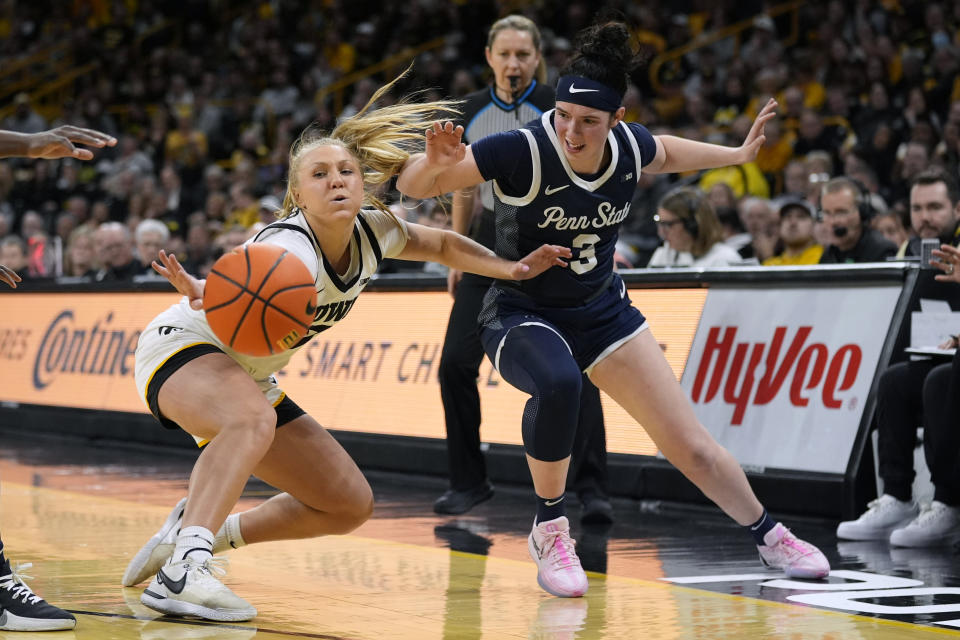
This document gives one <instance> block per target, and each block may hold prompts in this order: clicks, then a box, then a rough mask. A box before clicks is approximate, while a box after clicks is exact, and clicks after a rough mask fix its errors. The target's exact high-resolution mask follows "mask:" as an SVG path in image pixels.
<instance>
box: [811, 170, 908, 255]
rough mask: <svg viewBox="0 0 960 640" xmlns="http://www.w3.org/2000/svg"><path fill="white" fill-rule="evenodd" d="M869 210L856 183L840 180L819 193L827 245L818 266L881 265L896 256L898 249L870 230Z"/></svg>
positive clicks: (870, 214)
mask: <svg viewBox="0 0 960 640" xmlns="http://www.w3.org/2000/svg"><path fill="white" fill-rule="evenodd" d="M872 215H873V210H872V207H871V206H870V204H869V202H868V200H867V199H866V198H865V197H864V196H863V189H861V188H860V186H859V185H857V183H856V182H854V181H853V180H851V179H850V178H847V177H846V176H840V177H839V178H833V179H832V180H829V181H828V182H826V183H825V184H824V185H823V187H822V188H821V191H820V219H821V220H822V221H823V222H824V223H825V227H826V237H827V240H828V241H829V244H828V246H827V247H826V248H825V249H824V251H823V255H822V256H821V257H820V264H844V263H854V262H884V261H885V260H886V259H887V258H889V257H891V256H894V255H896V253H897V246H896V245H895V244H893V243H892V242H890V241H889V240H887V239H886V238H884V237H883V236H882V235H881V234H880V232H879V231H875V230H874V229H871V228H870V218H871V217H872Z"/></svg>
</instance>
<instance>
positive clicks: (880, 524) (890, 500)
mask: <svg viewBox="0 0 960 640" xmlns="http://www.w3.org/2000/svg"><path fill="white" fill-rule="evenodd" d="M919 512H920V509H919V508H918V507H917V503H916V502H913V501H910V502H904V501H903V500H897V499H896V498H894V497H893V496H891V495H889V494H886V493H885V494H883V495H882V496H880V497H879V498H877V499H876V500H873V501H871V502H870V503H869V504H868V505H867V510H866V511H864V512H863V513H862V514H861V515H860V517H859V518H857V519H856V520H847V521H846V522H841V523H840V525H839V526H838V527H837V537H838V538H841V539H843V540H886V539H887V538H889V537H890V533H891V532H892V531H893V530H894V529H898V528H900V527H902V526H904V525H906V524H907V523H908V522H910V521H911V520H913V519H914V518H916V517H917V514H918V513H919Z"/></svg>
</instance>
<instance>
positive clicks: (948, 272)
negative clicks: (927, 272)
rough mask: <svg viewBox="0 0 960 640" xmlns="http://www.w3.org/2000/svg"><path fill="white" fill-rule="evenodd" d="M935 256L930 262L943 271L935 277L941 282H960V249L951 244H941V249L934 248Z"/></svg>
mask: <svg viewBox="0 0 960 640" xmlns="http://www.w3.org/2000/svg"><path fill="white" fill-rule="evenodd" d="M933 257H934V258H936V260H931V261H930V264H931V265H933V266H934V267H936V268H937V269H940V271H943V273H942V274H937V275H936V276H935V277H936V279H937V280H939V281H940V282H956V283H957V284H960V249H957V248H956V247H954V246H951V245H949V244H943V245H940V248H939V249H934V250H933Z"/></svg>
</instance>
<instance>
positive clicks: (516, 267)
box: [510, 244, 573, 280]
mask: <svg viewBox="0 0 960 640" xmlns="http://www.w3.org/2000/svg"><path fill="white" fill-rule="evenodd" d="M572 256H573V252H572V251H570V248H569V247H561V246H558V245H555V244H545V245H541V246H540V248H539V249H536V250H535V251H531V252H530V253H529V254H527V255H526V257H523V258H521V259H520V260H518V261H517V262H514V263H513V268H512V269H511V270H510V277H511V278H512V279H513V280H529V279H530V278H535V277H537V276H538V275H540V274H541V273H543V272H544V271H546V270H547V269H549V268H550V267H566V266H567V262H566V261H565V260H563V258H570V257H572Z"/></svg>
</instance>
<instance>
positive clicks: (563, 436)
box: [499, 325, 582, 462]
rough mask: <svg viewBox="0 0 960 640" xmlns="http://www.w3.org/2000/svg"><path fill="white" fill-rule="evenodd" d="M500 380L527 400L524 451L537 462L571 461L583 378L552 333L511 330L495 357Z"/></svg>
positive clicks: (533, 328)
mask: <svg viewBox="0 0 960 640" xmlns="http://www.w3.org/2000/svg"><path fill="white" fill-rule="evenodd" d="M499 366H500V375H501V376H503V378H504V380H506V381H507V382H509V383H510V384H512V385H513V386H515V387H516V388H518V389H520V390H521V391H524V392H526V393H528V394H530V399H529V400H528V401H527V404H526V406H525V408H524V411H523V445H524V447H525V448H526V451H527V453H528V454H530V456H531V457H533V458H536V459H537V460H543V461H544V462H554V461H557V460H563V459H564V458H566V457H567V456H569V455H570V451H571V450H572V448H573V437H574V433H575V431H576V427H577V419H578V416H579V413H580V389H581V385H582V372H581V371H580V368H579V367H578V366H577V363H576V361H575V360H574V359H573V356H572V355H570V351H569V348H568V347H567V344H566V342H564V340H563V339H562V338H561V337H560V336H559V335H558V334H557V333H556V332H555V331H553V330H552V329H549V328H547V327H545V326H542V325H526V326H520V327H516V328H515V329H511V330H510V332H509V333H507V336H506V338H505V340H504V343H503V348H502V349H501V350H500V356H499Z"/></svg>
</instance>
